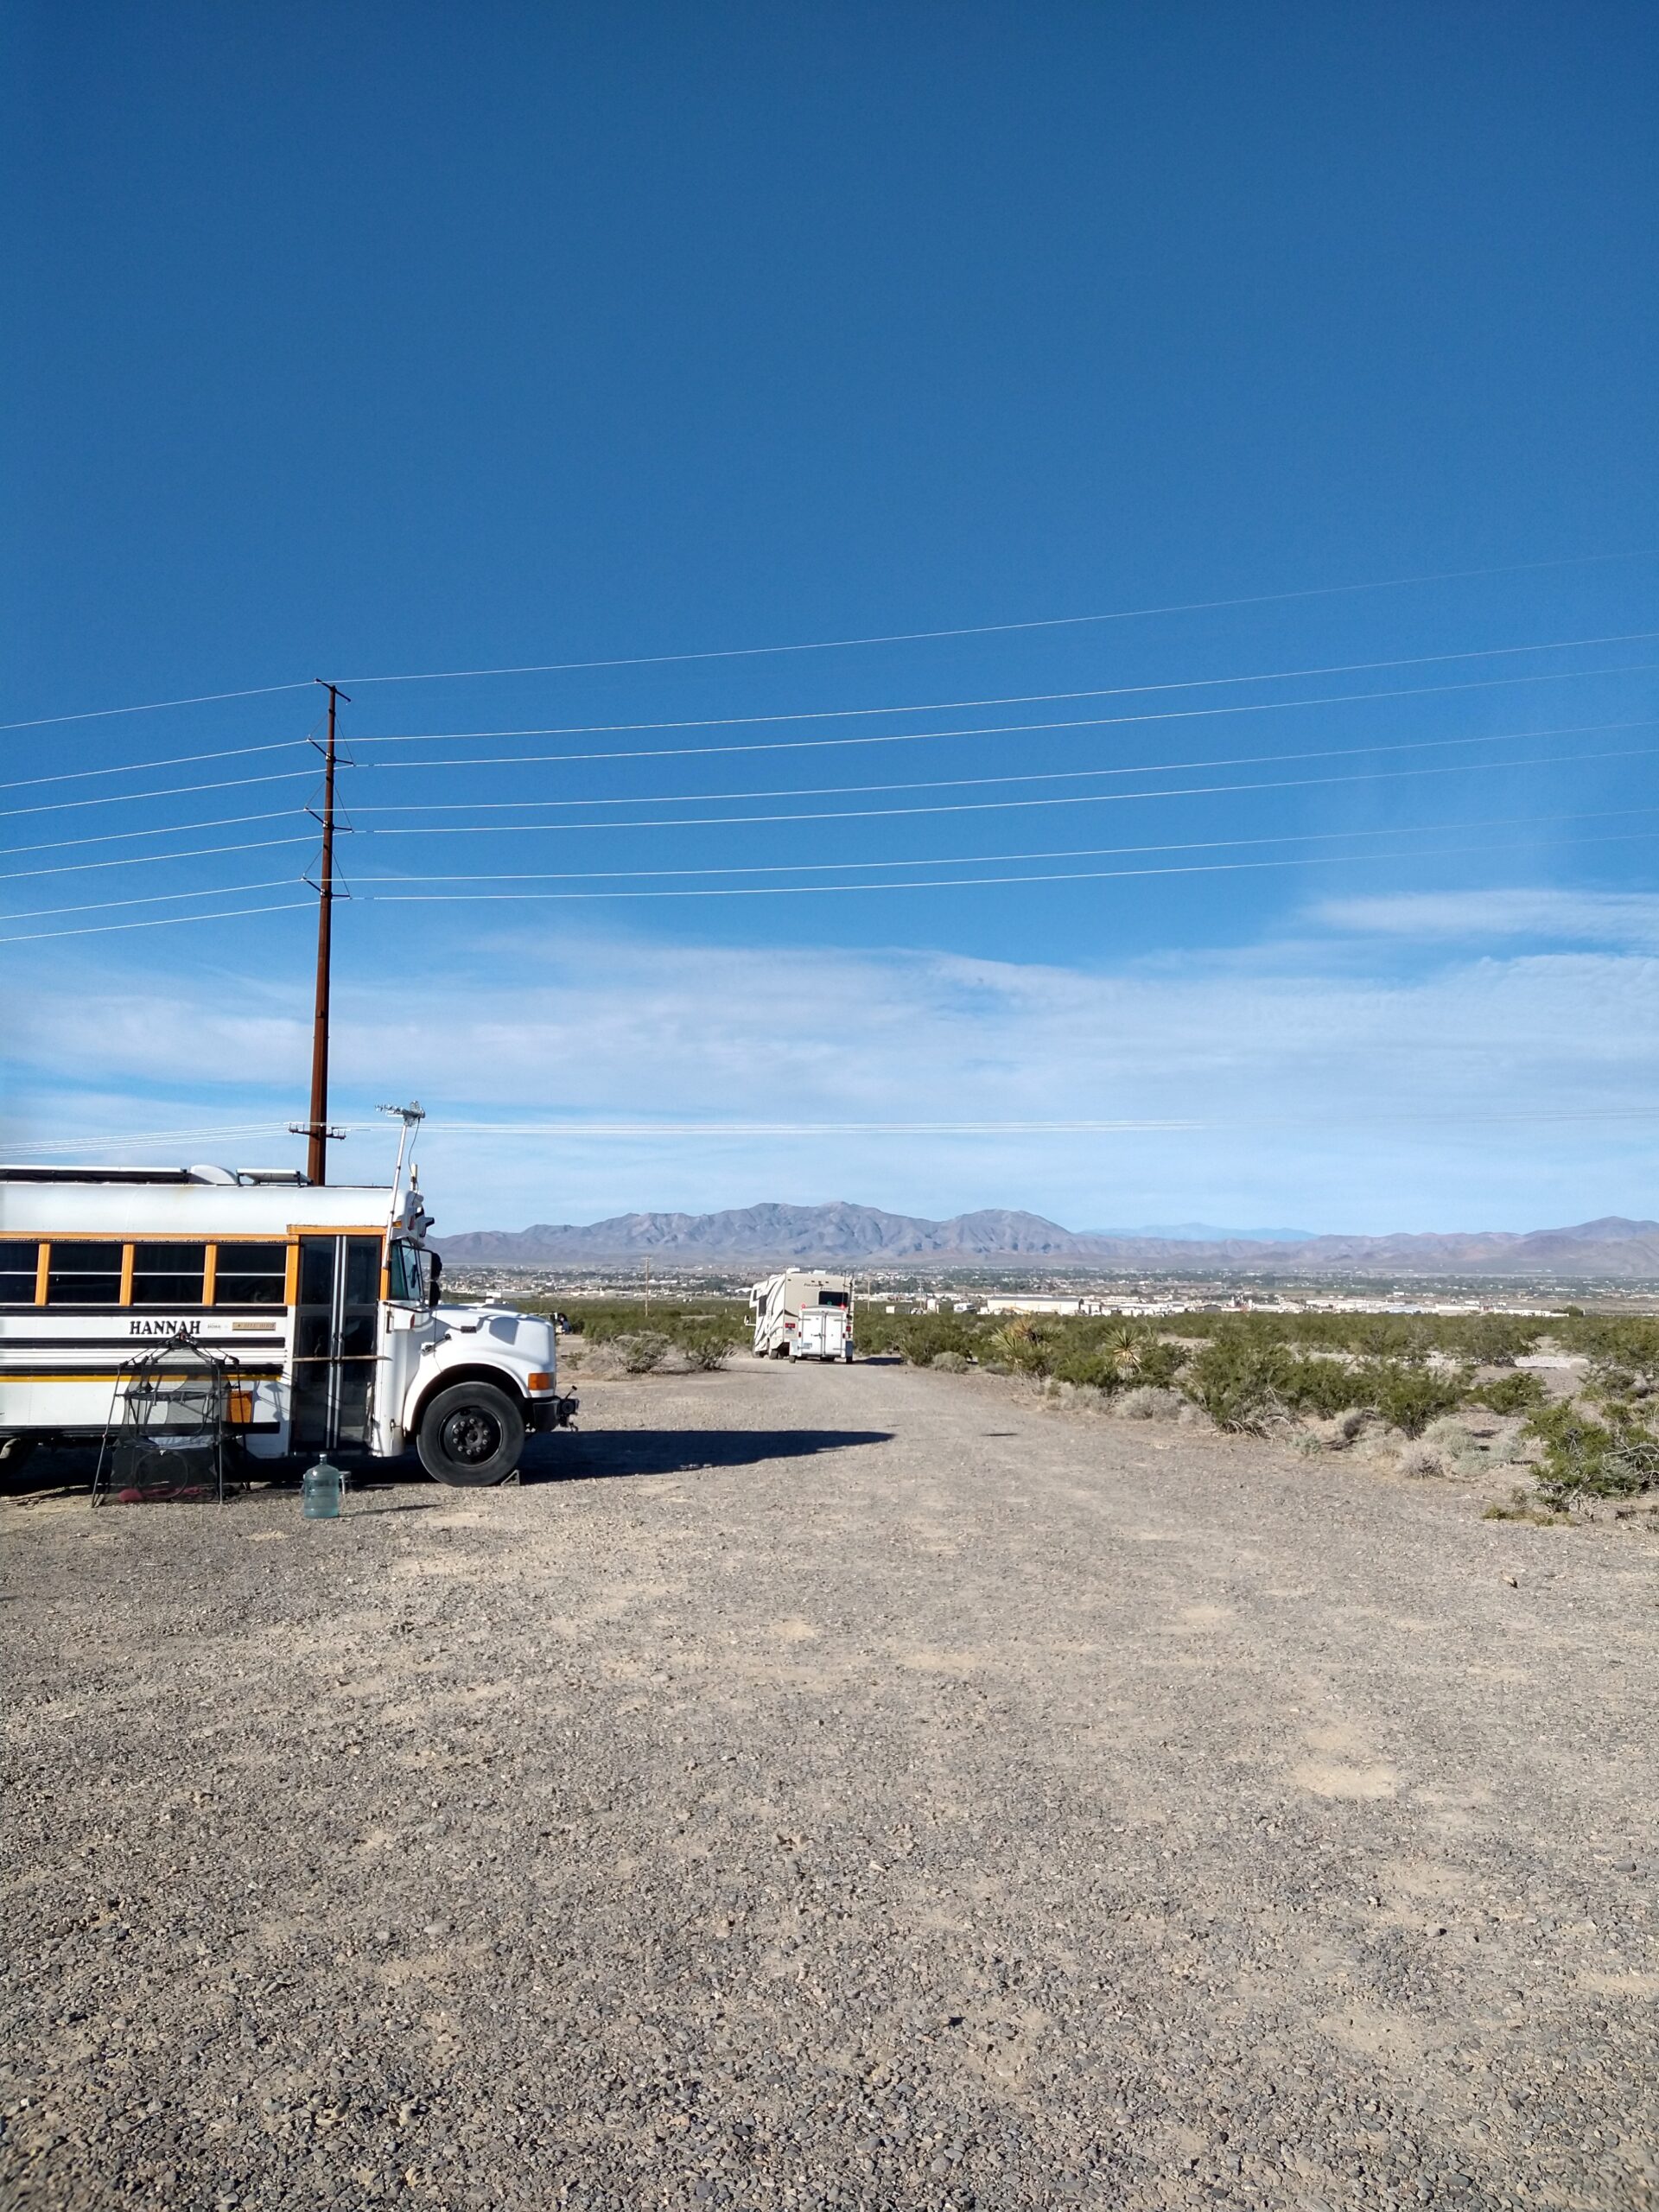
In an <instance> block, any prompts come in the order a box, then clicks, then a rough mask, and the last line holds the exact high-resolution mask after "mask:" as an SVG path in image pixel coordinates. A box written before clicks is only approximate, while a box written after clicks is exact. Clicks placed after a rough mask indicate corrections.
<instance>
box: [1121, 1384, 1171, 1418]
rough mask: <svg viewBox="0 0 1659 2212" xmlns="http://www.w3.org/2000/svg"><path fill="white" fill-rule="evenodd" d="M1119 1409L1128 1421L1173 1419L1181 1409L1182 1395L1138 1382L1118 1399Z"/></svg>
mask: <svg viewBox="0 0 1659 2212" xmlns="http://www.w3.org/2000/svg"><path fill="white" fill-rule="evenodd" d="M1117 1410H1118V1411H1119V1413H1121V1414H1122V1415H1123V1417H1124V1418H1125V1420H1127V1421H1173V1420H1174V1419H1175V1417H1176V1416H1177V1415H1178V1414H1179V1412H1180V1410H1181V1400H1180V1395H1179V1392H1178V1391H1174V1390H1160V1389H1155V1388H1154V1386H1153V1385H1152V1384H1151V1383H1136V1384H1135V1388H1134V1389H1131V1390H1126V1391H1125V1392H1124V1393H1123V1395H1122V1397H1121V1398H1120V1399H1119V1400H1118V1401H1117Z"/></svg>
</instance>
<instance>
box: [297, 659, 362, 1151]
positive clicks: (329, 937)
mask: <svg viewBox="0 0 1659 2212" xmlns="http://www.w3.org/2000/svg"><path fill="white" fill-rule="evenodd" d="M317 682H318V683H321V684H322V687H323V689H324V690H325V691H327V694H328V735H327V741H326V742H325V744H324V746H323V752H322V861H321V866H320V868H319V869H318V871H317V1003H316V1014H315V1018H314V1020H313V1021H312V1025H311V1117H310V1119H309V1121H308V1122H306V1123H305V1124H304V1134H305V1136H306V1138H307V1140H308V1141H307V1147H306V1163H305V1172H306V1173H307V1174H308V1176H309V1177H310V1179H311V1180H312V1182H314V1183H326V1182H327V1179H328V1158H327V1154H328V1140H329V1137H330V1135H332V1134H333V1132H332V1131H331V1130H330V1129H329V1127H328V982H329V964H330V959H331V956H332V952H333V941H334V762H335V723H336V719H337V716H338V712H339V705H340V701H341V700H342V699H344V700H345V701H346V705H347V706H348V707H349V706H350V705H351V703H352V702H351V700H350V698H349V697H348V696H347V695H346V693H345V692H344V691H342V690H340V686H339V684H337V683H324V682H323V679H322V677H318V678H317Z"/></svg>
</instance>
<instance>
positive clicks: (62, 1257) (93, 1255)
mask: <svg viewBox="0 0 1659 2212" xmlns="http://www.w3.org/2000/svg"><path fill="white" fill-rule="evenodd" d="M121 1249H122V1248H121V1246H120V1245H119V1244H54V1246H53V1247H52V1259H51V1265H50V1272H49V1273H48V1276H47V1282H46V1302H47V1304H48V1306H118V1305H119V1304H120V1303H121Z"/></svg>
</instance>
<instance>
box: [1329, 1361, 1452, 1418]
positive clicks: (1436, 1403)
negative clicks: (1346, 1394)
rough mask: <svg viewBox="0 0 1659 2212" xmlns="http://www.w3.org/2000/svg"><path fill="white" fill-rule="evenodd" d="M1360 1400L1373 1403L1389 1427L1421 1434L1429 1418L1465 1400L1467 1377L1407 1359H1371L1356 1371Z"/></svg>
mask: <svg viewBox="0 0 1659 2212" xmlns="http://www.w3.org/2000/svg"><path fill="white" fill-rule="evenodd" d="M1355 1381H1356V1386H1357V1389H1358V1390H1359V1392H1360V1396H1359V1400H1358V1402H1359V1403H1361V1404H1363V1405H1367V1406H1373V1407H1375V1408H1376V1411H1377V1412H1378V1413H1379V1414H1381V1415H1382V1417H1383V1420H1384V1421H1387V1423H1388V1424H1389V1427H1390V1428H1397V1429H1401V1430H1403V1432H1404V1433H1405V1434H1406V1435H1408V1436H1421V1434H1422V1433H1423V1431H1424V1430H1425V1429H1426V1428H1427V1427H1428V1424H1429V1423H1430V1421H1433V1420H1435V1419H1436V1418H1437V1417H1438V1416H1439V1415H1440V1414H1449V1413H1451V1412H1452V1411H1453V1409H1454V1408H1457V1407H1458V1406H1460V1405H1461V1404H1462V1403H1463V1399H1464V1391H1465V1378H1464V1377H1463V1376H1459V1375H1455V1374H1447V1373H1446V1372H1445V1371H1444V1370H1437V1369H1435V1368H1432V1367H1427V1366H1424V1367H1419V1366H1415V1365H1413V1364H1411V1363H1408V1362H1407V1361H1405V1360H1397V1359H1372V1360H1367V1361H1366V1363H1365V1364H1364V1365H1363V1367H1361V1368H1359V1369H1358V1370H1357V1371H1356V1376H1355Z"/></svg>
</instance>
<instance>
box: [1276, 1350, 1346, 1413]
mask: <svg viewBox="0 0 1659 2212" xmlns="http://www.w3.org/2000/svg"><path fill="white" fill-rule="evenodd" d="M1359 1377H1360V1370H1359V1369H1357V1368H1356V1367H1353V1366H1351V1365H1350V1363H1348V1361H1346V1360H1345V1359H1325V1358H1318V1357H1316V1358H1312V1359H1298V1358H1294V1357H1293V1358H1287V1360H1286V1361H1285V1363H1284V1371H1283V1375H1282V1377H1281V1381H1280V1384H1279V1390H1280V1395H1281V1397H1282V1398H1283V1399H1284V1402H1285V1403H1286V1404H1287V1406H1294V1408H1295V1409H1296V1410H1297V1412H1298V1413H1310V1414H1324V1415H1325V1416H1326V1418H1327V1419H1328V1418H1329V1417H1330V1416H1331V1415H1332V1414H1340V1413H1346V1412H1348V1411H1349V1410H1350V1408H1355V1407H1360V1406H1363V1404H1364V1403H1365V1391H1364V1386H1363V1383H1361V1381H1360V1379H1359Z"/></svg>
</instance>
